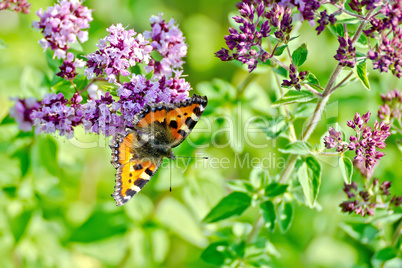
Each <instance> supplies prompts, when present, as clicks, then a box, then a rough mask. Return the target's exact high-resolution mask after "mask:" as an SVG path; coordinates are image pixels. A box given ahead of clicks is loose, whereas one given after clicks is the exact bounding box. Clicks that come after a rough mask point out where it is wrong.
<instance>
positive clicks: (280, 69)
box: [272, 66, 288, 77]
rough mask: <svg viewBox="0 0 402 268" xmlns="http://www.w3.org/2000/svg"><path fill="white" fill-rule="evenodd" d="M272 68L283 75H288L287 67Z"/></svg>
mask: <svg viewBox="0 0 402 268" xmlns="http://www.w3.org/2000/svg"><path fill="white" fill-rule="evenodd" d="M272 70H274V72H275V73H277V74H279V75H281V76H283V77H288V70H286V69H285V68H283V67H281V66H278V67H276V68H273V69H272Z"/></svg>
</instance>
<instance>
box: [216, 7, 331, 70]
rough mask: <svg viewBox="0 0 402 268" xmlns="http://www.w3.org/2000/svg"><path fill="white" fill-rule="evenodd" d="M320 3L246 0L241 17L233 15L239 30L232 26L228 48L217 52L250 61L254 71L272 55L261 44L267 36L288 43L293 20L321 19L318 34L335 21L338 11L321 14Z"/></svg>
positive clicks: (228, 58) (219, 55)
mask: <svg viewBox="0 0 402 268" xmlns="http://www.w3.org/2000/svg"><path fill="white" fill-rule="evenodd" d="M331 3H332V1H331ZM320 6H321V3H320V1H317V0H281V1H261V0H253V1H251V0H242V2H240V3H238V4H236V7H237V8H238V9H239V13H240V16H234V17H233V19H234V21H235V22H236V23H238V24H240V25H239V30H237V29H235V28H229V33H230V34H229V35H226V36H225V41H226V45H227V46H228V49H226V48H222V49H221V50H219V51H218V52H216V53H215V55H216V57H218V58H220V59H221V60H222V61H231V60H238V61H240V62H242V63H243V64H247V66H248V70H249V72H252V71H253V70H254V69H255V68H256V67H257V64H258V62H265V61H266V60H267V59H269V58H270V57H272V55H271V54H270V53H268V52H267V51H265V50H264V48H263V47H262V46H261V44H262V40H263V38H266V37H268V36H269V35H270V34H272V35H273V37H275V38H276V39H277V40H278V44H279V43H285V44H286V43H288V42H289V41H290V40H291V39H290V33H291V31H292V29H293V25H292V23H293V20H300V21H303V20H307V21H309V22H310V24H311V25H314V24H315V22H314V20H315V19H316V18H318V20H317V22H318V27H317V28H316V30H317V31H318V34H320V33H321V32H322V31H323V30H324V29H325V27H326V26H327V25H328V24H329V23H332V24H333V23H335V22H336V19H335V13H334V14H331V15H328V14H327V11H323V12H321V13H320V14H318V11H317V10H318V9H319V8H320ZM293 8H297V11H298V12H299V13H300V14H294V13H293V12H292V9H293ZM295 11H296V10H295Z"/></svg>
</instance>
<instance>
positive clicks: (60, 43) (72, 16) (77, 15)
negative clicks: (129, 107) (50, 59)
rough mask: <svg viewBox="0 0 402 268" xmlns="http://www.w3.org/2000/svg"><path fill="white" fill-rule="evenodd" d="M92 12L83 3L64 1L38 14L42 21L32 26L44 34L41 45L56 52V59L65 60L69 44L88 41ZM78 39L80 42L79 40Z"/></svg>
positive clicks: (35, 22) (40, 10)
mask: <svg viewBox="0 0 402 268" xmlns="http://www.w3.org/2000/svg"><path fill="white" fill-rule="evenodd" d="M91 13H92V10H90V9H88V8H87V7H86V6H83V5H82V3H81V1H67V0H62V1H60V2H58V3H57V4H55V5H54V6H53V7H48V9H47V10H46V11H42V9H39V11H38V12H37V13H36V14H37V15H38V16H39V18H40V21H34V22H33V24H32V26H33V27H34V28H36V29H38V30H40V31H41V32H42V34H43V35H44V38H43V39H41V40H40V41H39V44H40V45H41V46H42V47H43V48H44V49H47V48H49V47H50V49H51V50H54V57H56V58H58V59H64V58H65V57H66V54H67V50H68V49H69V45H68V44H69V43H77V41H78V40H79V41H80V42H81V43H83V42H86V41H87V40H88V32H87V31H83V29H86V28H89V22H91V21H92V14H91ZM77 39H78V40H77Z"/></svg>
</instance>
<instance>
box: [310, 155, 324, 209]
mask: <svg viewBox="0 0 402 268" xmlns="http://www.w3.org/2000/svg"><path fill="white" fill-rule="evenodd" d="M306 164H307V174H308V179H309V184H310V188H311V200H312V203H311V206H313V205H314V202H315V200H317V196H318V192H319V191H320V186H321V173H322V172H321V164H320V162H318V161H317V159H315V158H314V157H311V156H309V157H307V158H306Z"/></svg>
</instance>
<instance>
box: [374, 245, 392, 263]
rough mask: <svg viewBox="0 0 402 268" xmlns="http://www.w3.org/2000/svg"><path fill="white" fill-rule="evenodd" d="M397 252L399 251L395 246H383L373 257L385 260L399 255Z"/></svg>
mask: <svg viewBox="0 0 402 268" xmlns="http://www.w3.org/2000/svg"><path fill="white" fill-rule="evenodd" d="M397 253H398V252H397V250H396V249H395V248H391V247H388V248H383V249H381V250H380V251H378V252H377V253H376V254H375V255H374V257H373V258H374V259H376V260H380V261H383V262H385V261H388V260H390V259H393V258H395V257H396V256H397Z"/></svg>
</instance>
